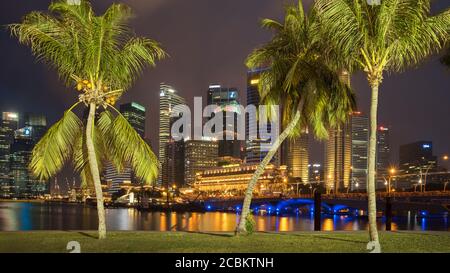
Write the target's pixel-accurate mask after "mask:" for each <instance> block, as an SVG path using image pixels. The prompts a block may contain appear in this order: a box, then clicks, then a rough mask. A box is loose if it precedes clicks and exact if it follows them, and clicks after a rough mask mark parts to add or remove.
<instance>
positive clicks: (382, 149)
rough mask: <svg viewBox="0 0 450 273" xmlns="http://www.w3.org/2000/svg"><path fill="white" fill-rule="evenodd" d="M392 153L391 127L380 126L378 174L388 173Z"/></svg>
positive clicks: (378, 133) (378, 134)
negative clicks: (390, 142)
mask: <svg viewBox="0 0 450 273" xmlns="http://www.w3.org/2000/svg"><path fill="white" fill-rule="evenodd" d="M390 154H391V147H390V145H389V128H387V127H384V126H380V127H379V128H378V132H377V174H379V175H386V174H387V173H388V169H389V160H390Z"/></svg>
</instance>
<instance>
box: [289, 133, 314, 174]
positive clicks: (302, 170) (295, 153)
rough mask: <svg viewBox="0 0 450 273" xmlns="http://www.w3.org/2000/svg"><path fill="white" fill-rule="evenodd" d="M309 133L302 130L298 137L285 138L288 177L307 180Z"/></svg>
mask: <svg viewBox="0 0 450 273" xmlns="http://www.w3.org/2000/svg"><path fill="white" fill-rule="evenodd" d="M308 139H309V134H308V132H307V131H305V132H302V134H301V135H300V136H298V137H294V138H290V139H288V140H287V153H286V161H287V162H286V163H287V170H288V175H289V177H292V178H296V179H300V180H301V182H303V183H307V182H308V181H309V169H308V164H309V152H308Z"/></svg>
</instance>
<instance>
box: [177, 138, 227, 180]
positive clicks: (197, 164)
mask: <svg viewBox="0 0 450 273" xmlns="http://www.w3.org/2000/svg"><path fill="white" fill-rule="evenodd" d="M218 149H219V144H218V142H217V141H213V140H207V139H205V140H186V141H185V143H184V156H185V160H184V178H185V181H186V184H188V185H192V184H193V183H194V182H195V176H196V175H197V174H198V173H201V172H202V171H204V170H206V169H208V168H211V167H216V166H217V157H218Z"/></svg>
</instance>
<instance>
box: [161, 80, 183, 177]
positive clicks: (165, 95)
mask: <svg viewBox="0 0 450 273" xmlns="http://www.w3.org/2000/svg"><path fill="white" fill-rule="evenodd" d="M181 104H185V100H184V98H182V97H181V96H180V95H178V94H177V91H176V90H175V89H174V88H173V87H172V86H170V85H167V84H164V83H161V85H160V93H159V149H158V150H159V161H160V163H161V166H162V170H161V172H160V174H159V177H158V184H159V185H163V184H167V183H168V179H169V177H168V168H167V165H166V157H167V155H166V152H167V145H168V143H169V141H170V140H171V133H170V132H171V127H172V123H173V121H174V119H173V118H171V114H172V113H173V108H174V107H175V106H177V105H181Z"/></svg>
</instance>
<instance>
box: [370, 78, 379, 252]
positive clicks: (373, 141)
mask: <svg viewBox="0 0 450 273" xmlns="http://www.w3.org/2000/svg"><path fill="white" fill-rule="evenodd" d="M377 110H378V84H375V85H372V100H371V105H370V139H369V158H368V161H369V169H368V175H367V176H368V177H367V197H368V214H369V233H370V240H371V241H372V242H375V243H377V244H379V240H378V231H377V207H376V206H377V205H376V192H375V156H376V147H377Z"/></svg>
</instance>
